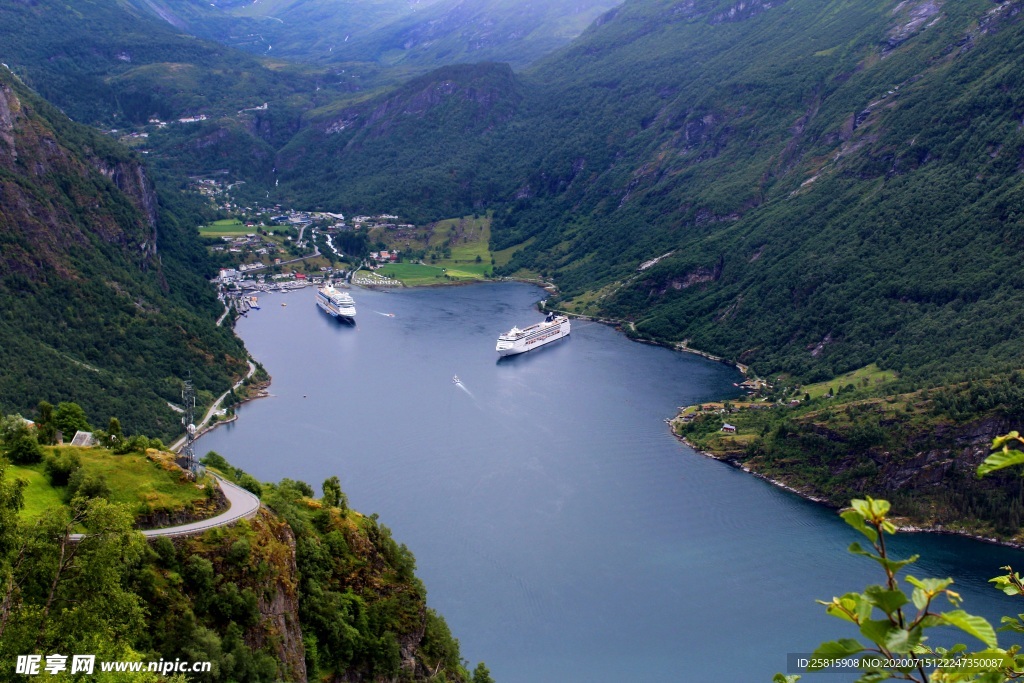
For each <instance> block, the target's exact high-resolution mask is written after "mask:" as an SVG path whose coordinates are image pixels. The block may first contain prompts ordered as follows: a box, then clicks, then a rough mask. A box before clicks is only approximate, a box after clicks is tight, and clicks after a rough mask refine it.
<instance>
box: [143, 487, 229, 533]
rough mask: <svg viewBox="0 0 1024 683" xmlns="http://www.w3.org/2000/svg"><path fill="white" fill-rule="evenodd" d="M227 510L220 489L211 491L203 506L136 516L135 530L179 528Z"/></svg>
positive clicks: (226, 504)
mask: <svg viewBox="0 0 1024 683" xmlns="http://www.w3.org/2000/svg"><path fill="white" fill-rule="evenodd" d="M227 508H228V499H227V498H226V497H225V496H224V492H223V491H221V490H220V487H216V488H214V489H213V495H212V496H211V497H210V498H209V499H208V500H207V501H206V504H205V505H203V506H194V507H193V508H192V509H189V510H174V511H173V512H172V511H167V510H155V511H153V512H150V513H147V514H143V515H138V516H137V517H136V518H135V528H136V529H163V528H165V527H169V526H180V525H182V524H191V523H192V522H199V521H202V520H204V519H209V518H210V517H213V516H215V515H219V514H220V513H221V512H223V511H224V510H227Z"/></svg>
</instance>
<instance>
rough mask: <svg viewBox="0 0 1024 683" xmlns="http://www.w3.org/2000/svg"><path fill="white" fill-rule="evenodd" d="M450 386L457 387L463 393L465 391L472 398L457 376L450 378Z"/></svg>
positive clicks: (471, 394) (471, 393)
mask: <svg viewBox="0 0 1024 683" xmlns="http://www.w3.org/2000/svg"><path fill="white" fill-rule="evenodd" d="M452 384H454V385H455V386H457V387H458V388H459V389H462V390H463V391H465V392H466V393H467V394H469V395H470V396H473V392H472V391H470V390H469V389H467V388H466V385H465V384H463V383H462V380H461V379H459V376H458V375H455V376H454V377H452ZM474 398H475V396H474Z"/></svg>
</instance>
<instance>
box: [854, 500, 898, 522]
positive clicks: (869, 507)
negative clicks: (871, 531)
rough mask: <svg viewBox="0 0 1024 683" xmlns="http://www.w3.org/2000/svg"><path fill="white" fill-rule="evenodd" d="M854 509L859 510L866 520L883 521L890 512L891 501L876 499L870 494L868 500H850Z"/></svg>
mask: <svg viewBox="0 0 1024 683" xmlns="http://www.w3.org/2000/svg"><path fill="white" fill-rule="evenodd" d="M850 505H851V506H852V507H853V509H854V510H856V511H857V512H859V513H860V514H861V515H862V516H863V517H864V520H865V521H871V522H881V521H882V520H883V519H885V516H886V515H887V514H889V507H890V505H889V501H887V500H875V499H874V498H871V497H870V496H868V498H867V500H860V499H856V498H855V499H854V500H852V501H850Z"/></svg>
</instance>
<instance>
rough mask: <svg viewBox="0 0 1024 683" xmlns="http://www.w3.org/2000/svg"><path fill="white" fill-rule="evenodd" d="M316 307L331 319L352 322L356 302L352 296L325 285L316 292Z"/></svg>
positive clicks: (354, 315)
mask: <svg viewBox="0 0 1024 683" xmlns="http://www.w3.org/2000/svg"><path fill="white" fill-rule="evenodd" d="M316 305H317V306H319V307H320V308H322V309H323V310H324V311H325V312H326V313H327V314H328V315H329V316H331V317H332V318H342V319H345V320H354V319H355V317H356V302H355V301H353V300H352V295H351V294H349V293H348V292H344V291H341V290H339V289H335V288H334V285H325V286H323V287H321V288H320V289H319V290H317V293H316Z"/></svg>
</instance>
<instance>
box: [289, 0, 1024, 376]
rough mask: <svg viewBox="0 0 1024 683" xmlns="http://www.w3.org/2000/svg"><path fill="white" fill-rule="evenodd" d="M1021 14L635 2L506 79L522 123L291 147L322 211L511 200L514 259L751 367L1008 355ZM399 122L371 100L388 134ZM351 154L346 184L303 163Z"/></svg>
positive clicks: (297, 178)
mask: <svg viewBox="0 0 1024 683" xmlns="http://www.w3.org/2000/svg"><path fill="white" fill-rule="evenodd" d="M1020 10H1021V3H1019V2H1016V1H1012V2H1002V3H996V4H993V3H991V2H987V1H986V0H971V1H968V2H960V3H949V2H946V3H942V2H937V1H935V0H918V1H914V2H896V1H895V0H874V1H872V2H852V1H845V0H831V1H829V2H818V1H811V0H787V1H785V2H768V1H754V2H735V1H731V0H703V1H701V2H697V1H693V2H677V1H675V0H634V1H632V2H627V3H626V4H624V5H623V6H622V7H621V8H618V9H615V10H612V11H610V12H608V13H607V14H605V15H603V16H602V17H601V18H600V19H599V20H598V21H596V22H595V23H594V25H593V26H592V27H591V28H590V29H589V30H587V31H586V32H585V33H584V34H583V35H582V36H581V37H580V38H579V39H577V40H576V41H574V42H573V43H572V44H571V45H570V46H569V47H567V48H565V49H563V50H561V51H559V52H558V53H556V54H554V55H552V56H551V57H549V58H547V59H545V60H543V61H542V62H540V63H539V64H537V65H536V66H535V67H534V68H531V69H530V70H528V71H526V72H524V73H523V74H521V76H520V77H517V79H516V82H515V84H514V88H515V92H516V93H517V94H518V95H519V96H520V97H519V100H518V103H517V105H516V107H515V112H514V115H512V116H510V117H508V118H507V119H501V120H495V121H492V122H490V123H489V125H488V126H486V128H485V129H484V130H476V129H474V128H473V127H472V126H467V125H466V123H465V120H464V114H465V112H463V113H462V114H459V113H455V111H454V110H452V109H451V108H450V107H448V105H446V107H447V108H445V110H444V111H445V114H444V116H443V117H435V116H434V115H433V114H430V115H428V116H426V117H424V118H425V120H426V122H427V123H426V124H425V125H423V126H417V127H408V128H402V129H401V130H402V131H403V132H402V133H401V135H398V134H395V135H390V134H389V135H383V136H380V138H379V139H378V140H377V142H376V143H375V144H377V145H378V147H379V148H381V149H384V148H386V149H387V150H388V153H387V154H378V155H376V156H374V157H371V158H372V161H373V163H362V162H363V161H369V160H370V159H371V158H367V157H362V156H358V155H356V156H352V146H351V145H350V144H349V143H347V142H346V143H345V144H334V143H333V142H332V141H330V136H329V135H326V134H325V132H326V130H327V129H328V127H329V126H330V125H332V124H333V125H345V124H344V120H345V119H344V117H334V118H332V119H331V120H330V123H328V124H325V125H324V126H322V128H321V133H323V134H322V135H321V138H320V140H321V142H322V143H323V144H321V145H316V146H312V145H307V147H306V150H305V151H304V153H303V155H293V154H290V148H285V150H284V151H283V152H282V156H283V157H284V158H285V159H286V160H289V161H290V167H291V168H292V169H293V171H292V173H291V175H290V176H288V178H287V180H288V182H289V188H290V190H297V189H299V187H300V185H301V191H300V192H295V193H294V196H297V197H302V198H303V199H304V200H306V201H311V202H312V201H318V200H319V201H321V202H327V203H335V204H344V203H345V202H349V203H355V204H356V205H359V206H364V205H365V202H367V201H368V200H373V199H374V198H377V199H382V200H383V199H385V198H386V200H387V202H388V205H387V206H386V207H382V208H388V209H400V210H403V211H408V212H413V213H415V211H416V209H417V207H419V208H420V209H426V210H427V213H430V212H431V211H434V210H439V209H440V208H441V207H444V208H445V209H446V210H448V211H449V215H454V214H455V212H456V207H454V206H451V202H456V203H457V204H458V205H460V206H459V208H461V209H462V210H463V211H469V210H474V209H476V210H479V208H480V207H482V206H490V207H498V211H497V214H496V218H495V224H494V233H493V234H494V237H493V240H494V244H493V245H492V246H493V247H494V248H496V249H501V248H508V247H512V246H514V245H517V244H523V243H525V242H527V240H531V241H530V244H529V246H528V247H526V248H524V249H522V250H521V252H520V253H519V254H518V255H517V256H516V257H515V258H514V259H513V261H512V262H511V263H510V264H509V266H508V267H507V268H506V269H505V272H514V271H515V270H517V269H518V268H520V267H523V266H526V267H529V268H531V269H534V270H538V271H540V272H542V273H545V274H547V275H549V276H551V277H553V278H554V279H555V280H556V281H557V282H558V283H559V285H560V287H561V288H562V290H563V293H564V294H563V296H562V298H561V301H559V302H558V303H559V305H562V306H567V307H570V308H573V309H574V310H577V311H580V312H586V313H594V314H601V315H605V316H615V317H620V318H625V319H628V320H632V321H635V323H636V329H637V332H638V333H639V334H641V335H647V336H651V337H655V338H659V339H665V340H681V339H689V340H691V343H692V345H694V346H696V347H699V348H705V349H707V350H709V351H712V352H714V353H716V354H720V355H725V356H727V357H729V358H733V359H736V360H740V361H742V362H745V363H752V364H754V365H755V368H756V369H757V370H759V371H765V372H768V371H770V372H778V371H788V372H792V373H796V374H798V375H800V376H802V377H804V378H810V379H813V378H816V377H824V376H830V375H833V374H836V373H838V372H841V371H845V370H849V369H852V368H854V367H860V366H863V365H866V364H867V363H869V362H873V361H877V362H879V363H881V364H882V365H883V366H885V367H894V368H897V369H901V370H904V371H910V372H912V373H919V374H920V375H922V376H929V377H937V376H941V375H943V374H946V373H951V372H952V373H955V372H957V371H958V370H959V369H962V368H964V367H967V366H968V365H971V366H974V367H988V368H994V367H1002V366H1008V365H1013V364H1014V363H1016V362H1017V359H1018V356H1019V345H1018V344H1016V343H1014V342H1013V341H1012V336H1013V335H1012V333H1011V330H1012V329H1013V328H1014V327H1015V326H1016V324H1017V321H1016V313H1015V311H1018V310H1020V309H1021V308H1022V307H1021V305H1020V304H1021V293H1020V289H1019V284H1018V283H1017V278H1016V277H1015V276H1014V275H1012V272H1013V269H1014V268H1013V253H1014V251H1015V247H1016V246H1017V240H1018V236H1017V234H1016V233H1017V232H1018V228H1019V222H1018V221H1019V218H1018V216H1019V215H1020V209H1021V204H1020V202H1021V191H1022V186H1021V178H1022V176H1021V166H1022V162H1021V158H1022V157H1021V154H1022V152H1021V149H1022V144H1024V141H1022V138H1021V126H1020V122H1021V120H1022V118H1024V103H1022V102H1021V94H1020V93H1021V92H1022V90H1021V87H1020V85H1021V84H1020V82H1019V78H1020V77H1019V76H1018V74H1019V73H1020V72H1021V68H1020V67H1021V66H1022V64H1021V59H1022V58H1021V54H1024V53H1022V52H1021V50H1020V49H1019V48H1020V45H1021V42H1022V41H1024V26H1022V23H1021V12H1020ZM464 73H465V74H467V75H468V72H464ZM423 78H424V79H428V80H431V81H432V82H433V86H432V87H433V88H434V89H435V90H438V89H441V90H443V89H444V88H445V87H447V88H449V89H455V90H458V89H459V88H460V87H461V86H462V85H464V84H463V83H462V82H461V81H459V80H458V76H456V77H455V80H454V85H452V84H451V82H452V75H451V74H446V73H441V72H437V73H434V74H429V75H428V76H425V77H423ZM445 84H448V85H445ZM383 101H387V98H382V99H380V100H377V101H376V102H383ZM467 106H470V107H472V106H475V105H467ZM401 115H402V114H400V113H399V112H397V110H394V109H388V108H386V107H385V108H382V109H379V110H377V111H376V112H375V114H374V116H375V117H376V119H375V126H376V127H377V129H379V130H384V129H386V128H388V126H389V125H390V124H389V123H387V122H388V121H392V122H397V120H398V117H400V116H401ZM355 120H356V119H352V121H355ZM339 121H340V122H341V123H339ZM394 129H395V130H399V128H394ZM315 134H316V125H314V126H312V127H311V128H310V129H308V130H307V131H306V132H305V133H304V135H306V136H315ZM350 134H351V135H356V133H350ZM339 139H341V138H339ZM428 150H429V153H427V152H428ZM306 155H308V156H306ZM403 155H404V156H403ZM407 158H416V159H417V160H418V162H417V163H415V164H409V163H405V160H406V159H407ZM399 159H401V160H403V162H401V163H400V162H398V161H397V160H399ZM350 162H355V163H354V166H353V168H350V169H348V170H346V171H345V172H346V173H347V174H348V176H347V177H346V180H348V181H350V182H346V183H345V184H344V185H342V186H341V187H340V189H339V186H338V185H335V184H332V183H325V184H324V185H323V186H320V185H318V184H317V182H316V181H314V180H312V176H311V174H310V172H309V170H310V169H312V168H325V167H330V166H331V164H332V163H338V164H343V165H346V166H348V165H349V163H350ZM396 173H398V174H402V177H403V182H402V183H400V184H394V185H392V186H390V188H389V191H388V192H386V193H379V192H378V193H373V192H367V191H364V189H365V188H366V187H368V186H372V185H373V184H375V183H384V182H386V180H387V178H389V177H390V176H392V175H393V174H396ZM442 177H443V178H447V179H450V181H449V182H448V184H447V187H446V186H445V185H443V184H442V183H437V182H429V181H428V180H427V179H429V178H442ZM424 187H430V188H432V190H436V191H440V192H443V193H444V194H443V195H442V197H438V196H437V194H436V192H431V193H430V194H428V195H427V196H426V197H424V193H423V191H422V189H423V188H424ZM290 190H286V191H290ZM441 199H446V200H449V201H448V203H446V202H445V201H441ZM662 256H664V258H663V259H662V260H660V261H658V262H657V263H656V264H655V265H649V266H648V267H646V268H645V269H643V270H639V268H640V266H641V265H642V264H644V263H646V262H648V261H652V260H654V259H656V258H658V257H662Z"/></svg>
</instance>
